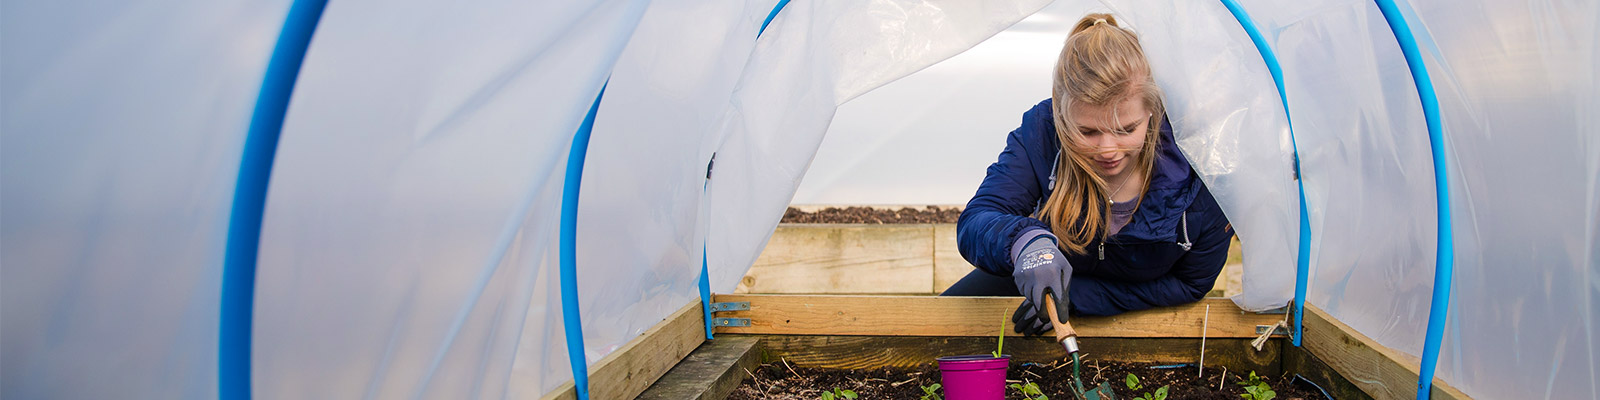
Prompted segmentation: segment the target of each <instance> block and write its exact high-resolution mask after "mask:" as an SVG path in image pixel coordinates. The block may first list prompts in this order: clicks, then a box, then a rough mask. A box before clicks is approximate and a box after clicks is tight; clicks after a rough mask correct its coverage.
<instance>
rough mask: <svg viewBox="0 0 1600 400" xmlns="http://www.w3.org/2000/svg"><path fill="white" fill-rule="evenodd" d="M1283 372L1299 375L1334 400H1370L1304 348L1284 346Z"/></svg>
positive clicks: (1369, 397) (1365, 394)
mask: <svg viewBox="0 0 1600 400" xmlns="http://www.w3.org/2000/svg"><path fill="white" fill-rule="evenodd" d="M1283 370H1284V371H1285V372H1287V373H1290V374H1300V376H1302V377H1305V378H1306V379H1307V380H1310V381H1311V382H1312V383H1315V384H1317V386H1319V387H1321V388H1322V390H1324V391H1327V392H1328V394H1329V395H1330V396H1332V397H1333V398H1335V399H1346V400H1371V399H1372V396H1371V395H1368V394H1367V392H1363V391H1361V388H1359V387H1356V385H1355V384H1354V383H1350V380H1349V379H1345V378H1344V376H1341V375H1339V373H1338V372H1335V371H1334V370H1333V368H1332V367H1329V366H1328V364H1327V363H1324V362H1322V360H1319V359H1317V356H1315V355H1312V354H1311V352H1309V351H1306V348H1305V347H1294V346H1288V345H1286V346H1284V349H1283Z"/></svg>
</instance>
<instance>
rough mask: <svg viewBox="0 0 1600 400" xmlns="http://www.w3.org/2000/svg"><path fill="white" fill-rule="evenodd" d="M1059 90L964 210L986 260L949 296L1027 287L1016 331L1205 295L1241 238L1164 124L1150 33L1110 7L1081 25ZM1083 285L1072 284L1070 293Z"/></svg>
mask: <svg viewBox="0 0 1600 400" xmlns="http://www.w3.org/2000/svg"><path fill="white" fill-rule="evenodd" d="M1053 86H1054V90H1053V93H1052V95H1051V98H1050V99H1046V100H1044V101H1042V102H1040V103H1039V104H1038V105H1035V106H1034V107H1033V109H1031V110H1028V112H1027V113H1025V114H1023V117H1022V127H1020V128H1017V129H1016V130H1014V131H1012V132H1011V135H1010V136H1009V137H1007V139H1006V149H1005V151H1004V152H1001V153H1000V159H999V161H996V162H995V163H994V164H993V165H990V166H989V172H988V175H987V176H986V177H984V179H983V183H982V184H981V185H979V186H978V192H977V194H976V195H975V196H973V198H972V201H970V202H968V203H967V208H966V210H964V211H962V212H961V219H960V221H959V222H958V225H957V231H958V234H957V241H958V242H959V247H960V249H961V255H962V256H963V257H965V258H966V259H967V261H969V262H971V263H972V264H973V265H976V266H978V268H979V270H978V271H973V272H972V273H970V274H968V275H967V276H966V277H965V278H962V279H961V281H960V282H957V283H956V284H955V285H954V286H951V287H950V289H948V290H946V291H945V292H944V293H943V295H946V296H1018V295H1021V296H1024V297H1026V300H1024V301H1023V303H1022V306H1021V307H1019V308H1018V309H1017V312H1016V313H1015V314H1013V316H1012V321H1013V322H1014V323H1015V326H1016V330H1017V331H1018V332H1021V333H1025V334H1041V333H1043V332H1045V331H1048V330H1050V327H1051V325H1050V322H1049V319H1048V317H1045V316H1044V315H1045V314H1044V311H1043V310H1044V308H1043V305H1044V302H1045V301H1055V302H1056V303H1055V304H1056V310H1057V312H1058V317H1060V319H1061V320H1062V321H1066V320H1067V316H1068V314H1069V313H1070V314H1073V315H1112V314H1118V313H1122V312H1125V311H1131V310H1141V309H1146V308H1151V307H1161V306H1171V305H1177V304H1184V303H1189V302H1194V301H1198V300H1200V298H1201V297H1204V296H1205V294H1206V292H1208V291H1210V290H1211V287H1212V284H1213V283H1214V282H1215V281H1216V279H1217V274H1218V273H1219V272H1221V271H1222V265H1223V263H1224V262H1226V261H1227V257H1228V245H1229V240H1230V239H1231V238H1232V236H1233V232H1232V228H1231V226H1230V225H1229V224H1228V220H1227V217H1226V216H1224V215H1223V214H1222V210H1221V209H1220V208H1218V207H1217V202H1216V200H1215V199H1213V198H1212V197H1211V192H1210V191H1208V190H1207V189H1206V186H1205V184H1204V183H1201V182H1200V177H1199V176H1197V175H1195V172H1194V170H1193V169H1191V168H1190V167H1189V162H1188V160H1186V159H1184V157H1183V154H1182V153H1180V152H1179V151H1178V146H1177V145H1176V144H1175V143H1174V142H1173V139H1172V127H1171V126H1170V125H1168V124H1166V122H1165V109H1164V104H1163V102H1162V98H1161V91H1160V88H1158V87H1156V85H1155V81H1154V79H1153V78H1152V77H1151V75H1150V66H1149V63H1148V62H1147V61H1146V60H1145V57H1144V50H1143V49H1142V48H1141V47H1140V45H1139V38H1138V37H1137V36H1136V35H1134V33H1133V32H1132V31H1129V30H1127V29H1123V28H1121V27H1119V26H1117V21H1116V19H1114V18H1112V17H1111V16H1110V15H1107V14H1090V15H1088V16H1085V17H1084V18H1083V19H1082V20H1080V21H1078V24H1077V26H1076V27H1074V28H1073V30H1072V33H1071V34H1070V35H1068V37H1067V42H1066V45H1065V46H1063V48H1062V49H1061V57H1060V59H1059V60H1058V61H1057V64H1056V70H1055V78H1054V85H1053ZM1069 283H1070V289H1069Z"/></svg>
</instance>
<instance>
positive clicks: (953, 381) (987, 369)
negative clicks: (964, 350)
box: [939, 354, 1011, 400]
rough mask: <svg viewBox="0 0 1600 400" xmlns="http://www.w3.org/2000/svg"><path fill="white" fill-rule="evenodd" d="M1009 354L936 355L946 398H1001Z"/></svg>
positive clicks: (977, 399) (980, 399)
mask: <svg viewBox="0 0 1600 400" xmlns="http://www.w3.org/2000/svg"><path fill="white" fill-rule="evenodd" d="M1010 365H1011V356H1009V355H1002V356H1000V357H999V358H995V357H994V356H991V355H988V354H978V355H968V356H950V357H940V358H939V375H940V378H941V379H942V380H943V381H944V383H943V384H944V398H945V399H946V400H1004V399H1005V395H1006V368H1007V367H1008V366H1010Z"/></svg>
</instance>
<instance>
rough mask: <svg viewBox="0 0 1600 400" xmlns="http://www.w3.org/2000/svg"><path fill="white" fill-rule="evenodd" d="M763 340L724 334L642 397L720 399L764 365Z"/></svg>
mask: <svg viewBox="0 0 1600 400" xmlns="http://www.w3.org/2000/svg"><path fill="white" fill-rule="evenodd" d="M760 342H761V340H760V339H757V338H755V337H750V336H738V335H724V336H718V337H717V338H716V339H715V340H711V341H707V342H706V343H705V344H702V345H700V348H697V349H695V350H694V352H693V353H689V356H688V357H685V358H684V359H683V362H679V363H678V365H677V366H674V367H672V370H671V371H667V374H666V375H664V376H662V377H661V379H659V380H656V384H654V385H651V386H650V389H647V390H645V391H644V393H643V394H640V395H639V399H641V400H684V399H694V400H721V399H726V398H728V394H730V393H733V389H734V388H737V387H738V386H739V382H740V381H742V380H744V376H745V371H746V370H755V369H756V367H758V366H760V365H761V352H760V351H759V349H758V348H757V347H758V346H759V345H760Z"/></svg>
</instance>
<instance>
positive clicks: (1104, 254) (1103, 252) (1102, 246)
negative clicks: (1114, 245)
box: [1100, 242, 1106, 261]
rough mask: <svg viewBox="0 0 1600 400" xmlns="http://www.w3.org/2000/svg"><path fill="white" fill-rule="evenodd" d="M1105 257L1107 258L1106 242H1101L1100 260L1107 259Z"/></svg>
mask: <svg viewBox="0 0 1600 400" xmlns="http://www.w3.org/2000/svg"><path fill="white" fill-rule="evenodd" d="M1105 259H1106V242H1100V260H1101V261H1105Z"/></svg>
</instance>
